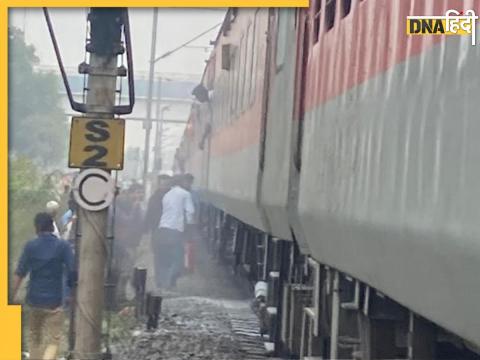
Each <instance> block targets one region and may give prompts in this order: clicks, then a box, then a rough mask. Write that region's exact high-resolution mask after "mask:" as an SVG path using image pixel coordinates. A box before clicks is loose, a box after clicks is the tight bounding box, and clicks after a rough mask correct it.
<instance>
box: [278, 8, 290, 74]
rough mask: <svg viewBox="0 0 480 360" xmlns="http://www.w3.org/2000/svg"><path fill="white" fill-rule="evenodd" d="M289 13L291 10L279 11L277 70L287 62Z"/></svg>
mask: <svg viewBox="0 0 480 360" xmlns="http://www.w3.org/2000/svg"><path fill="white" fill-rule="evenodd" d="M288 11H290V10H289V9H279V10H278V12H279V13H278V31H277V55H276V60H275V61H276V65H277V70H279V68H280V67H281V66H282V65H283V63H284V62H285V51H286V46H287V43H286V42H287V26H288Z"/></svg>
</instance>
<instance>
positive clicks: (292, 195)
mask: <svg viewBox="0 0 480 360" xmlns="http://www.w3.org/2000/svg"><path fill="white" fill-rule="evenodd" d="M296 26H297V51H296V54H297V58H296V70H295V71H296V73H295V88H294V105H293V114H292V121H293V124H292V139H291V140H292V143H291V146H292V150H293V151H292V158H291V165H290V187H289V196H288V198H289V200H288V213H289V222H290V225H291V232H292V237H293V238H294V239H295V240H296V243H297V245H298V248H299V250H300V251H301V252H302V253H304V254H308V253H309V249H308V245H307V242H306V240H305V237H304V236H303V234H302V231H301V226H300V219H299V217H298V211H297V207H298V196H299V186H300V172H301V168H302V141H303V121H304V116H305V94H306V83H307V77H306V75H307V65H308V59H309V56H310V49H311V44H310V37H311V36H310V34H311V28H310V21H309V9H308V8H307V9H300V8H299V9H297V14H296Z"/></svg>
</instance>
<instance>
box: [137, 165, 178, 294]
mask: <svg viewBox="0 0 480 360" xmlns="http://www.w3.org/2000/svg"><path fill="white" fill-rule="evenodd" d="M171 181H172V178H171V176H169V175H166V174H160V175H159V176H158V178H157V190H156V191H155V192H154V193H153V194H152V196H150V199H149V200H148V206H147V212H146V214H145V221H144V227H143V228H144V232H145V233H147V234H149V235H150V236H151V245H152V251H153V255H154V269H155V282H156V285H157V288H162V287H163V286H164V285H166V284H162V279H163V277H164V276H165V275H164V274H165V273H166V272H167V269H166V268H165V266H164V265H165V263H164V261H163V260H162V254H163V253H164V251H165V249H164V248H165V246H164V245H165V244H164V243H163V241H162V238H161V236H160V229H159V225H160V218H161V217H162V207H163V206H162V201H163V197H164V196H165V194H166V193H167V192H168V191H169V190H170V187H171Z"/></svg>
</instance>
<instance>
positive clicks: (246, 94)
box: [242, 23, 253, 110]
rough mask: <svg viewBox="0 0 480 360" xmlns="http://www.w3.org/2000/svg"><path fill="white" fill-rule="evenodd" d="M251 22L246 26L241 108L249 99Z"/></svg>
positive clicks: (244, 108) (245, 107) (245, 106)
mask: <svg viewBox="0 0 480 360" xmlns="http://www.w3.org/2000/svg"><path fill="white" fill-rule="evenodd" d="M252 42H253V35H252V24H251V23H249V24H248V27H247V42H246V46H245V79H244V80H243V93H242V109H243V110H246V109H247V107H248V102H249V99H250V85H251V82H252V72H251V71H252V55H251V53H252Z"/></svg>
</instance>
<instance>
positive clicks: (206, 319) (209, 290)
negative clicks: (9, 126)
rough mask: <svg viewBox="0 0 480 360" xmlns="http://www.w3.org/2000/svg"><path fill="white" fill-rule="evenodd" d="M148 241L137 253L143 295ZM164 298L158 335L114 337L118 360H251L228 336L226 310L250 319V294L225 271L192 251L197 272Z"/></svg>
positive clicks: (128, 332) (135, 332)
mask: <svg viewBox="0 0 480 360" xmlns="http://www.w3.org/2000/svg"><path fill="white" fill-rule="evenodd" d="M149 249H150V244H149V239H146V238H145V239H143V241H142V244H141V245H140V247H139V249H138V255H137V256H138V261H137V265H140V266H145V267H147V269H148V271H147V274H148V275H147V291H154V292H157V290H156V289H154V288H153V278H152V277H151V275H152V272H153V266H152V264H153V259H152V255H151V251H149ZM160 294H161V295H162V296H163V304H162V314H161V316H160V319H159V326H158V329H157V330H156V331H153V332H148V331H146V330H145V326H143V325H141V326H138V325H137V326H136V327H134V328H127V329H125V330H124V331H122V334H120V336H117V337H116V338H117V341H116V343H114V346H113V350H114V354H115V358H116V359H121V360H161V359H162V360H163V359H165V360H167V359H168V360H187V359H198V360H249V359H248V358H247V357H245V355H244V354H243V353H242V351H241V349H240V345H239V343H238V341H237V340H238V339H237V338H236V336H235V334H234V333H233V331H232V325H231V318H230V314H229V313H230V310H231V309H235V310H236V312H237V314H238V310H239V309H240V313H241V312H242V311H245V314H247V313H248V314H249V315H251V310H250V308H249V300H250V299H249V296H250V295H249V294H247V293H246V292H245V291H244V290H240V288H239V286H238V283H236V282H235V281H234V280H233V278H232V276H231V274H230V272H229V270H227V269H226V268H224V267H222V266H220V265H218V264H217V263H216V262H215V261H213V260H212V259H211V258H210V257H209V255H208V254H207V253H206V251H204V249H203V247H201V248H199V247H197V249H196V267H195V272H194V273H193V274H188V275H185V276H184V277H182V278H181V279H180V280H179V281H178V285H177V288H176V289H175V290H174V291H172V292H168V293H165V292H163V293H162V292H160Z"/></svg>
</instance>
